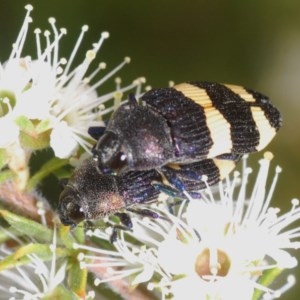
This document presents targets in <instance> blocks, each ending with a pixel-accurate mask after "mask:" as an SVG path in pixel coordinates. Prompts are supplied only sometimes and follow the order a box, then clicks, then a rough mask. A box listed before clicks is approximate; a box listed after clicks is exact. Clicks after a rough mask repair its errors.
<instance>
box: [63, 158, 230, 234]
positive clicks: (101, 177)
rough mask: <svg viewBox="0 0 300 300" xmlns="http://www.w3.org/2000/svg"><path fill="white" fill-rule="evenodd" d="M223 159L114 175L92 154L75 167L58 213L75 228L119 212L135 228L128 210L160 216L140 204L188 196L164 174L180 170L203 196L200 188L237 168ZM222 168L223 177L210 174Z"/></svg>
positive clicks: (181, 177) (180, 176) (190, 188)
mask: <svg viewBox="0 0 300 300" xmlns="http://www.w3.org/2000/svg"><path fill="white" fill-rule="evenodd" d="M227 162H228V161H227ZM223 163H224V160H218V159H206V160H203V161H198V162H195V163H191V164H185V165H183V166H178V165H173V166H172V165H170V166H167V167H163V168H162V170H161V172H159V171H158V170H156V169H152V170H146V171H130V172H127V173H123V174H120V175H110V174H102V173H100V172H99V169H98V166H97V162H96V161H95V160H94V159H93V158H88V159H86V160H85V161H83V163H82V164H81V165H80V166H79V167H77V168H76V169H75V170H74V172H73V174H72V176H71V177H70V178H69V180H68V182H67V184H66V185H65V187H64V190H63V191H62V193H61V195H60V198H59V205H58V214H59V217H60V220H61V222H62V223H63V224H64V225H67V226H71V227H72V228H74V227H76V225H77V224H78V223H79V222H81V221H83V220H97V219H100V218H104V217H106V216H110V215H117V216H118V217H119V218H120V220H121V222H122V223H123V224H124V225H125V228H131V227H132V224H131V221H130V218H129V217H128V216H127V214H126V211H131V212H134V213H139V214H142V215H145V216H149V217H152V218H157V217H159V216H158V215H157V214H156V213H155V212H153V211H150V210H147V209H140V205H141V204H150V203H153V202H156V201H158V200H159V199H162V198H163V197H166V193H167V194H169V195H170V194H171V195H176V196H178V197H179V198H180V197H181V198H186V195H185V194H183V193H181V191H179V190H176V189H174V188H173V187H172V185H170V183H169V181H168V180H167V178H166V177H165V176H164V174H166V173H168V172H170V170H172V169H174V170H176V177H177V178H178V180H180V181H181V182H182V183H183V184H184V186H185V191H187V192H188V193H190V194H191V195H194V196H195V198H197V197H198V198H199V197H201V195H200V194H197V192H198V191H199V190H203V189H204V188H205V187H207V185H212V184H214V183H215V182H217V181H219V180H220V178H223V177H224V176H226V175H227V174H228V173H229V172H230V171H231V170H232V169H233V168H234V163H233V162H232V161H230V164H227V165H226V167H225V166H224V167H223V168H220V164H223ZM218 168H220V169H222V170H223V173H221V174H219V176H220V178H219V176H207V175H206V174H213V173H214V174H216V172H211V171H210V170H216V169H218ZM190 173H193V174H197V179H198V180H195V178H193V179H191V178H190V177H191V175H190ZM204 175H205V176H204ZM201 179H202V180H201ZM203 179H204V180H203ZM162 191H164V193H162ZM123 211H125V213H123ZM112 240H114V238H112Z"/></svg>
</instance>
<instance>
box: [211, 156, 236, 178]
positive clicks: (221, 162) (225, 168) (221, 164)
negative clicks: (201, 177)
mask: <svg viewBox="0 0 300 300" xmlns="http://www.w3.org/2000/svg"><path fill="white" fill-rule="evenodd" d="M213 161H214V163H215V165H216V166H217V168H218V169H219V173H220V180H222V179H224V178H225V177H226V176H227V175H228V174H229V173H230V172H231V171H232V170H233V169H234V168H235V165H236V163H235V162H234V161H232V160H225V159H217V158H215V159H213Z"/></svg>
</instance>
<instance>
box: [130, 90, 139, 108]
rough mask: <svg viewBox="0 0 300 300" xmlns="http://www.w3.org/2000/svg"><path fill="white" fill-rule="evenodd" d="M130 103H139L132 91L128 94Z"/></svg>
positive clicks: (133, 105)
mask: <svg viewBox="0 0 300 300" xmlns="http://www.w3.org/2000/svg"><path fill="white" fill-rule="evenodd" d="M128 103H129V105H130V107H136V106H137V105H138V102H137V100H136V98H135V95H134V94H133V93H130V94H129V95H128Z"/></svg>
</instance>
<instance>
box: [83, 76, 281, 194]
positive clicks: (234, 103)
mask: <svg viewBox="0 0 300 300" xmlns="http://www.w3.org/2000/svg"><path fill="white" fill-rule="evenodd" d="M281 124H282V119H281V115H280V112H279V111H278V110H277V108H275V106H274V105H273V104H272V103H271V102H270V100H269V99H268V97H266V96H264V95H263V94H261V93H258V92H256V91H253V90H251V89H247V88H244V87H242V86H237V85H228V84H220V83H213V82H199V81H196V82H186V83H182V84H178V85H175V86H173V87H169V88H159V89H152V90H150V91H148V92H146V93H145V94H144V95H143V96H142V97H141V104H139V103H138V102H137V100H136V99H135V98H134V96H130V97H129V100H128V102H127V103H124V104H122V105H121V106H120V107H119V108H118V109H117V110H116V111H115V112H114V114H113V115H112V117H111V119H110V120H109V122H108V125H107V127H106V129H104V128H100V127H99V128H90V130H89V132H90V134H91V135H92V136H94V137H96V138H97V140H98V141H97V143H96V145H95V147H94V149H93V155H94V159H95V160H97V161H98V167H99V169H100V170H101V171H102V172H104V173H109V174H122V173H126V172H128V171H144V170H151V169H160V170H161V169H162V168H163V167H165V166H168V165H170V164H171V165H172V164H176V165H179V166H180V165H185V164H191V163H194V162H199V161H203V160H204V161H205V160H207V159H208V160H210V159H214V158H216V159H221V160H222V159H223V160H224V161H225V165H226V161H233V162H234V163H235V162H237V161H238V160H239V158H240V157H241V156H242V155H243V154H246V153H252V152H256V151H259V150H262V149H263V148H265V147H266V146H267V145H268V144H269V142H270V141H271V140H272V139H273V137H274V136H275V134H276V132H277V131H278V129H279V128H280V127H281ZM223 165H224V164H223ZM210 172H211V174H208V175H209V176H211V177H213V176H218V174H217V173H220V172H222V170H220V169H218V168H217V169H210ZM169 173H170V172H169ZM176 173H178V172H177V171H176V169H175V170H174V169H173V170H171V174H169V175H170V178H171V181H172V184H174V185H175V186H176V187H179V188H180V189H184V185H183V184H182V182H178V180H176ZM194 175H195V174H194ZM193 177H194V178H195V180H196V179H197V175H196V176H193V175H191V179H192V178H193Z"/></svg>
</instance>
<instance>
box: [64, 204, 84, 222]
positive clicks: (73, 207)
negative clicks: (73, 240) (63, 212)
mask: <svg viewBox="0 0 300 300" xmlns="http://www.w3.org/2000/svg"><path fill="white" fill-rule="evenodd" d="M67 210H68V214H69V217H70V219H72V220H73V221H75V222H76V223H79V222H81V221H82V220H84V214H83V211H82V209H81V206H79V205H78V204H77V203H74V202H69V203H68V205H67Z"/></svg>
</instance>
